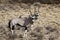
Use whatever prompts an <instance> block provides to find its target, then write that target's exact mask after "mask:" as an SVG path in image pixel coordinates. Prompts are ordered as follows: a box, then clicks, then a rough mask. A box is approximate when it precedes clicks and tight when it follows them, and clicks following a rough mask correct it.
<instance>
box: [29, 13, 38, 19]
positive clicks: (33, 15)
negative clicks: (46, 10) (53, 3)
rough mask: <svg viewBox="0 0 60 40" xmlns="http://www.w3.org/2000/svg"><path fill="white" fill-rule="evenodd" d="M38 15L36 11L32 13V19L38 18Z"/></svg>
mask: <svg viewBox="0 0 60 40" xmlns="http://www.w3.org/2000/svg"><path fill="white" fill-rule="evenodd" d="M38 15H39V14H38V13H35V14H31V15H30V16H31V18H32V20H37V18H38Z"/></svg>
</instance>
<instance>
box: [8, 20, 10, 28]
mask: <svg viewBox="0 0 60 40" xmlns="http://www.w3.org/2000/svg"><path fill="white" fill-rule="evenodd" d="M10 26H11V20H9V22H8V28H9V29H10Z"/></svg>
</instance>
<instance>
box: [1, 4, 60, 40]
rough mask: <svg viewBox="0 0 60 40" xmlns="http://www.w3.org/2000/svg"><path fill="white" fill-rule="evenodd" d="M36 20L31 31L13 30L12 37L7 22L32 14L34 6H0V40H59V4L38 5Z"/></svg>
mask: <svg viewBox="0 0 60 40" xmlns="http://www.w3.org/2000/svg"><path fill="white" fill-rule="evenodd" d="M38 7H39V16H38V19H37V20H36V21H35V22H34V24H33V25H34V26H33V30H30V31H29V32H27V36H26V37H23V34H24V31H22V30H21V31H20V30H15V34H14V35H13V36H12V35H11V32H10V31H9V29H8V27H7V26H8V22H9V20H11V19H14V18H18V17H19V16H20V15H27V14H29V10H31V12H32V14H34V9H35V6H34V5H30V6H29V5H27V4H24V3H21V4H0V25H1V26H0V40H60V4H59V5H53V4H49V5H48V4H39V5H38V6H37V7H36V8H38Z"/></svg>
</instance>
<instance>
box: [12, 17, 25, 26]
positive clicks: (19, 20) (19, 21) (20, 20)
mask: <svg viewBox="0 0 60 40" xmlns="http://www.w3.org/2000/svg"><path fill="white" fill-rule="evenodd" d="M12 23H13V25H16V24H20V25H24V23H25V21H24V19H23V18H16V19H14V20H12Z"/></svg>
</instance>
